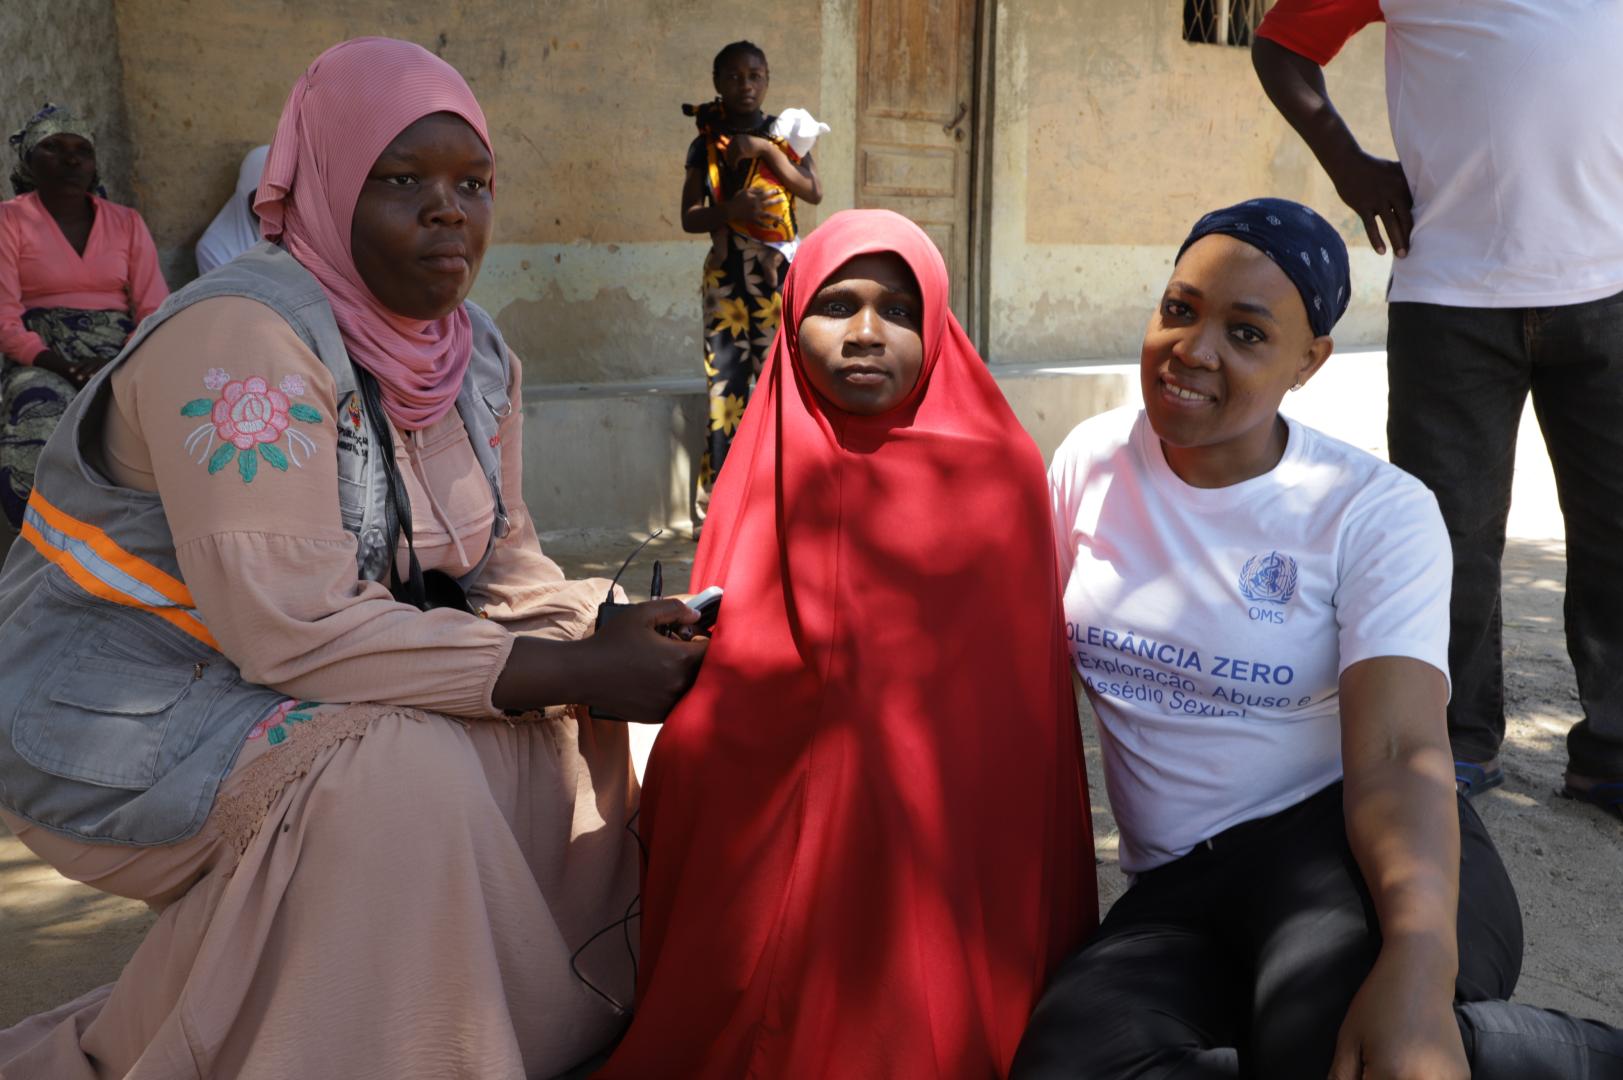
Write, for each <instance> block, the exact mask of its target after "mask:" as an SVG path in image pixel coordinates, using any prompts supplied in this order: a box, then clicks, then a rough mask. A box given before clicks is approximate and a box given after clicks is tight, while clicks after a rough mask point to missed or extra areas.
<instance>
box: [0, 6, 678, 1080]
mask: <svg viewBox="0 0 1623 1080" xmlns="http://www.w3.org/2000/svg"><path fill="white" fill-rule="evenodd" d="M496 176H497V168H496V158H495V154H494V151H493V148H492V147H491V144H490V138H489V134H488V130H487V127H486V124H485V118H484V114H483V113H482V112H481V110H480V108H479V104H478V102H477V101H475V100H474V97H473V95H472V93H471V92H470V91H469V89H468V87H467V84H466V83H465V82H464V81H463V80H462V78H461V76H460V75H458V74H457V72H456V71H455V70H454V69H452V68H451V67H450V66H449V65H447V64H446V63H445V62H443V61H442V60H439V59H438V58H436V57H435V56H433V55H432V54H430V53H428V52H427V51H425V50H423V49H421V48H419V47H418V46H416V45H412V44H409V43H406V42H401V41H391V40H386V39H381V38H365V39H359V40H355V41H348V42H345V43H343V44H341V45H338V46H335V47H334V48H332V49H329V50H327V52H325V53H323V54H322V55H321V56H320V57H318V58H317V59H316V60H315V62H314V63H313V64H311V66H310V68H309V69H308V70H307V71H306V72H305V73H304V75H303V76H301V77H300V78H299V80H298V82H297V83H296V84H295V85H294V87H293V91H292V93H291V95H290V96H289V98H288V102H287V105H286V107H285V109H284V111H283V113H282V117H281V122H280V124H279V125H278V127H277V132H276V138H275V141H274V142H273V143H272V145H271V149H270V154H269V158H268V161H267V163H266V168H265V174H264V179H263V182H262V184H261V186H260V188H259V192H258V197H257V199H256V201H255V209H256V211H257V212H258V214H259V216H260V219H261V222H262V225H263V231H264V236H265V238H266V239H267V240H268V241H270V243H269V244H263V245H260V246H259V247H257V248H255V249H253V250H252V251H250V252H248V253H247V254H245V255H243V256H241V257H240V258H238V259H237V260H235V261H233V262H232V263H230V264H228V265H226V266H224V267H221V268H220V269H219V270H217V271H215V272H214V273H212V274H209V275H208V276H207V277H205V278H202V279H199V280H198V281H197V282H194V283H193V284H192V285H191V286H188V287H187V288H186V289H183V290H182V291H181V292H179V293H177V294H176V295H175V296H174V297H173V298H172V299H171V300H170V302H169V303H168V304H166V305H165V306H164V307H163V308H162V309H160V310H159V311H158V312H157V313H156V314H155V315H154V316H153V317H152V318H151V319H149V320H148V321H147V322H146V323H145V324H143V326H142V328H141V330H140V331H139V332H138V333H137V335H136V337H135V338H134V339H132V342H131V344H130V346H129V347H128V348H127V349H126V350H125V352H124V353H123V354H122V355H121V356H120V358H119V359H118V360H115V361H114V362H113V363H112V364H111V365H109V366H108V367H107V368H106V369H104V371H103V372H102V373H101V374H100V375H98V376H97V377H96V379H95V380H93V381H92V382H91V383H90V385H89V386H88V387H87V388H86V390H85V391H84V392H83V393H82V394H81V395H80V396H79V398H78V399H77V400H76V402H75V404H74V406H73V407H72V408H71V409H70V411H69V412H68V414H67V415H65V416H64V418H63V424H64V425H68V426H70V427H71V429H72V430H73V431H75V432H76V435H77V437H75V438H62V439H56V440H54V441H53V442H52V443H51V445H50V446H49V447H48V448H47V451H46V453H45V455H44V457H43V458H42V459H41V463H40V469H39V472H38V475H37V477H36V487H35V493H34V497H33V498H32V499H31V501H30V503H29V505H28V516H27V520H26V521H25V523H24V526H23V531H22V540H21V541H19V542H18V543H17V544H16V545H15V546H14V547H13V549H12V553H11V556H10V557H9V558H8V560H7V563H6V567H5V570H4V572H3V573H0V820H3V821H4V823H5V824H6V826H7V827H8V828H10V829H11V831H12V832H13V833H15V834H16V836H17V837H18V838H19V839H20V840H21V841H22V842H23V843H24V844H25V845H27V846H28V847H29V848H30V849H32V850H33V851H34V852H35V853H36V854H37V855H39V856H40V857H41V858H43V859H44V860H46V861H47V862H49V863H50V864H51V865H53V866H55V867H56V868H57V869H58V870H60V871H61V872H62V873H63V874H66V875H67V876H69V877H72V878H74V879H77V880H79V881H83V882H86V883H88V884H91V885H94V886H96V887H98V888H101V889H104V890H106V891H108V892H111V893H115V894H118V895H121V896H127V897H133V898H137V899H141V900H145V901H147V902H148V903H149V904H151V905H152V906H153V907H154V908H155V909H156V910H158V911H159V916H158V920H157V923H156V925H154V926H153V928H152V929H151V931H150V932H149V933H148V935H147V937H146V939H145V941H144V942H143V943H142V944H141V946H140V948H139V949H138V950H137V951H136V953H135V956H134V958H133V959H132V960H131V962H130V964H129V966H128V967H126V968H125V970H124V972H123V974H122V976H121V977H120V978H119V980H118V982H117V983H115V984H113V985H112V986H109V987H102V988H101V989H99V990H95V991H92V992H90V993H89V994H87V995H85V996H84V997H81V998H80V999H78V1000H77V1001H74V1002H71V1003H69V1004H68V1005H65V1006H63V1007H61V1008H59V1009H57V1010H56V1011H54V1012H52V1013H49V1014H45V1015H43V1016H39V1017H35V1018H33V1019H31V1020H28V1021H25V1022H24V1023H22V1024H21V1025H19V1026H17V1027H14V1028H11V1029H9V1030H7V1031H0V1075H3V1076H5V1077H6V1078H7V1080H35V1078H49V1080H81V1078H82V1080H91V1078H103V1077H115V1076H116V1077H135V1078H152V1080H168V1078H172V1077H181V1076H185V1077H234V1078H255V1077H265V1078H272V1077H275V1078H285V1077H329V1076H330V1077H340V1076H341V1077H346V1078H351V1077H389V1078H414V1077H422V1078H430V1077H433V1078H438V1077H448V1076H468V1077H480V1078H495V1080H500V1078H515V1080H516V1078H520V1077H537V1076H551V1075H554V1074H557V1073H560V1072H563V1071H565V1070H568V1069H571V1068H573V1067H575V1066H577V1065H578V1064H580V1063H581V1062H583V1061H587V1060H590V1059H591V1058H592V1057H593V1056H594V1055H596V1054H598V1053H599V1052H600V1051H601V1050H602V1049H603V1047H604V1046H605V1044H607V1043H608V1042H609V1041H610V1040H612V1039H613V1037H614V1036H615V1034H616V1033H617V1032H618V1031H619V1029H620V1028H621V1027H622V1026H623V1024H624V1017H625V1005H626V1003H627V1002H629V999H630V994H631V989H632V981H633V978H634V975H633V969H632V964H631V961H630V958H629V956H628V954H627V950H626V948H625V945H624V941H623V937H624V935H623V934H621V933H618V932H617V933H612V934H610V933H604V931H606V930H612V929H617V928H618V927H619V925H620V924H621V923H622V922H623V920H624V918H625V916H626V914H627V912H628V910H629V909H630V907H631V904H632V901H633V899H634V896H635V893H636V889H637V863H636V854H635V852H636V848H635V840H634V837H633V835H632V833H631V830H630V829H629V828H628V825H629V823H630V819H631V816H632V814H633V812H634V810H635V806H636V801H637V788H636V780H635V777H634V774H633V772H632V769H631V761H630V755H629V750H628V744H627V739H626V731H625V727H624V724H623V723H618V722H611V721H603V720H594V719H591V718H590V717H589V716H588V714H587V711H586V708H585V706H594V707H596V708H597V709H598V711H601V712H605V713H610V714H613V715H616V716H620V717H624V718H626V719H627V720H637V721H658V720H660V719H662V718H663V716H664V715H665V713H666V712H667V711H668V710H669V708H670V706H671V704H672V703H673V702H674V701H675V700H676V698H677V697H678V696H679V695H680V694H681V693H682V692H683V690H684V689H685V688H686V687H687V685H688V684H689V682H691V680H692V678H693V676H694V674H695V672H696V670H697V666H698V664H699V661H700V658H701V656H702V654H703V651H704V644H703V643H702V641H694V642H684V641H680V640H676V639H675V638H673V637H668V636H666V635H664V634H662V633H659V632H658V629H657V628H660V627H663V626H667V625H669V624H671V623H683V622H690V621H692V619H694V618H695V616H693V615H692V614H691V613H689V612H687V610H686V609H685V608H683V607H682V605H680V604H678V603H677V602H675V601H663V602H656V603H652V604H644V605H638V606H637V607H634V608H633V609H632V611H631V613H630V614H628V615H624V616H622V617H621V618H619V619H617V620H613V621H611V622H609V623H607V624H606V627H605V630H604V632H603V633H601V634H593V632H592V627H593V625H594V619H595V615H596V609H597V605H598V604H599V602H600V601H601V600H602V599H603V598H604V596H605V595H606V594H607V592H608V589H609V586H608V583H607V582H602V581H575V582H571V581H567V580H565V578H564V575H563V574H562V572H561V571H560V570H559V568H558V566H557V565H556V564H555V563H553V562H552V560H550V559H549V558H547V556H546V555H544V554H543V553H542V551H541V548H540V545H539V543H538V542H537V539H536V532H535V527H534V525H533V523H532V521H531V518H530V515H529V513H528V511H527V510H526V509H525V506H524V501H523V490H524V485H523V465H524V462H523V459H522V454H521V448H522V446H523V432H522V426H521V425H522V419H523V410H522V407H521V401H522V399H521V396H520V388H519V376H520V371H521V368H520V365H519V363H518V361H517V359H516V358H515V357H513V356H512V355H511V354H510V353H509V352H508V351H507V349H506V346H505V345H504V344H503V343H502V340H501V335H500V333H499V331H498V330H497V329H496V326H495V323H494V321H493V320H491V318H490V317H489V316H488V315H486V314H485V313H484V312H482V311H480V310H479V309H478V308H477V307H475V306H474V305H473V304H471V303H468V302H467V300H466V297H467V295H468V292H469V290H470V288H471V287H472V285H473V283H474V280H475V278H476V276H477V274H478V271H479V265H480V261H481V259H482V258H483V256H484V253H485V248H486V245H487V244H488V242H489V240H490V235H491V225H492V216H493V209H494V205H495V191H496Z"/></svg>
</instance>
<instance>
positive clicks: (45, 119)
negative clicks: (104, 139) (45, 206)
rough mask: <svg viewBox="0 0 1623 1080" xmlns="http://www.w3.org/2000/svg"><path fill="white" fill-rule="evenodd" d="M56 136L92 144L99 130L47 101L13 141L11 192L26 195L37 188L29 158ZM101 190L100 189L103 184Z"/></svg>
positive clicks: (12, 137)
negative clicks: (68, 137) (72, 137)
mask: <svg viewBox="0 0 1623 1080" xmlns="http://www.w3.org/2000/svg"><path fill="white" fill-rule="evenodd" d="M52 135H77V136H79V137H80V138H82V139H84V140H85V141H86V142H88V143H91V144H94V143H95V141H96V129H95V128H93V127H91V125H90V123H89V122H88V121H86V120H82V119H80V118H79V117H78V116H77V115H75V114H74V112H73V111H72V110H71V109H66V108H63V107H62V106H61V105H53V104H51V103H50V102H48V101H47V102H46V103H45V107H44V108H43V109H41V110H40V111H39V112H37V113H35V114H34V118H33V119H32V120H30V121H28V123H26V124H24V125H23V127H22V130H21V131H19V132H17V133H16V134H15V135H13V136H11V139H10V140H9V141H10V143H11V147H12V149H13V150H15V151H16V152H17V164H16V165H15V166H13V167H12V170H11V189H12V190H13V191H14V192H16V193H17V194H18V195H25V194H27V193H28V192H30V191H33V190H34V188H35V187H36V186H37V185H36V184H35V183H34V174H33V173H32V172H30V171H29V168H28V155H29V154H32V153H33V152H34V147H36V146H38V145H39V144H40V143H42V142H44V141H45V140H46V139H49V138H50V137H51V136H52ZM97 189H98V191H99V190H100V185H99V184H98V185H97Z"/></svg>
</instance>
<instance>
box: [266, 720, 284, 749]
mask: <svg viewBox="0 0 1623 1080" xmlns="http://www.w3.org/2000/svg"><path fill="white" fill-rule="evenodd" d="M286 740H287V729H286V728H285V727H283V726H282V725H281V724H277V725H276V726H275V727H273V728H267V729H266V731H265V741H266V742H268V743H270V744H271V745H272V746H280V745H282V743H283V742H285V741H286Z"/></svg>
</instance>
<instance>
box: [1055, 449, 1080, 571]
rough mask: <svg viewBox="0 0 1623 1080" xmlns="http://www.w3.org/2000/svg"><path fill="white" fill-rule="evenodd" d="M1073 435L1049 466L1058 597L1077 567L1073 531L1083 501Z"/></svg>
mask: <svg viewBox="0 0 1623 1080" xmlns="http://www.w3.org/2000/svg"><path fill="white" fill-rule="evenodd" d="M1075 440H1076V432H1074V431H1073V432H1072V433H1071V434H1070V435H1068V436H1066V438H1065V441H1064V442H1062V443H1061V444H1060V447H1059V449H1058V450H1056V451H1054V461H1053V463H1052V464H1051V465H1049V466H1048V500H1049V508H1050V511H1051V512H1052V513H1053V515H1054V558H1055V563H1056V565H1057V566H1058V567H1059V588H1060V593H1061V594H1063V593H1064V592H1065V586H1066V585H1067V584H1068V583H1069V582H1070V580H1071V568H1072V567H1074V566H1075V565H1076V548H1075V547H1074V546H1073V545H1074V543H1075V541H1074V540H1073V539H1072V534H1073V533H1074V532H1075V531H1076V510H1077V502H1078V500H1079V499H1080V498H1081V497H1082V485H1081V484H1080V483H1078V482H1077V476H1076V458H1077V454H1076V450H1075V447H1074V443H1075Z"/></svg>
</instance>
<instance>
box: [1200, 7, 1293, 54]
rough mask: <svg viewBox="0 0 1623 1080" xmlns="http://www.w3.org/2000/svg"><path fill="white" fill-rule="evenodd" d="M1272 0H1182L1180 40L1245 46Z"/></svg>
mask: <svg viewBox="0 0 1623 1080" xmlns="http://www.w3.org/2000/svg"><path fill="white" fill-rule="evenodd" d="M1271 3H1272V0H1183V39H1184V40H1185V41H1193V42H1197V43H1200V44H1205V45H1238V46H1240V47H1242V48H1244V47H1249V46H1250V44H1251V39H1252V38H1253V37H1254V36H1255V35H1256V30H1257V24H1258V23H1260V22H1262V16H1263V13H1264V12H1265V11H1267V10H1268V7H1269V5H1270V4H1271Z"/></svg>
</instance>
